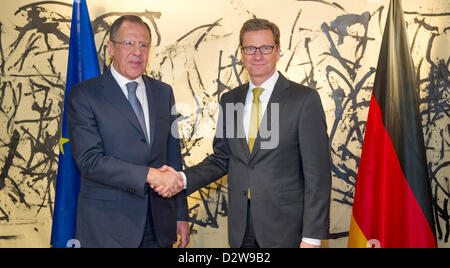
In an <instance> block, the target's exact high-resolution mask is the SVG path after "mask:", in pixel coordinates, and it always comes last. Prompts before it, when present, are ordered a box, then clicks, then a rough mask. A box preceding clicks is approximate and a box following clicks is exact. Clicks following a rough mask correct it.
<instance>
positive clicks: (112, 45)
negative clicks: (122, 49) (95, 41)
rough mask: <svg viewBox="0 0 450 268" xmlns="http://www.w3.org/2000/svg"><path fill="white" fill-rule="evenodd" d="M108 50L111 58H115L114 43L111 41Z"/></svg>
mask: <svg viewBox="0 0 450 268" xmlns="http://www.w3.org/2000/svg"><path fill="white" fill-rule="evenodd" d="M106 48H107V50H108V54H109V55H110V56H111V57H114V43H113V42H111V41H108V43H106Z"/></svg>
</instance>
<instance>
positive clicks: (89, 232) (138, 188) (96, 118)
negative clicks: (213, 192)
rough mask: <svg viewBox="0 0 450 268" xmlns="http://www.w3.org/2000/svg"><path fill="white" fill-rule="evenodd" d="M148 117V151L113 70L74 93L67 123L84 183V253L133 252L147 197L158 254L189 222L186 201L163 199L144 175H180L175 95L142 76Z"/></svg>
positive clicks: (80, 227)
mask: <svg viewBox="0 0 450 268" xmlns="http://www.w3.org/2000/svg"><path fill="white" fill-rule="evenodd" d="M143 79H144V82H145V86H146V90H147V98H148V104H149V109H150V111H149V114H150V127H151V130H150V136H151V137H150V144H148V143H147V142H146V140H145V135H144V132H143V131H142V129H141V127H140V125H139V122H138V120H137V117H136V115H135V114H134V111H133V109H132V108H131V105H130V104H129V102H128V100H127V98H126V97H125V95H124V94H123V92H122V91H121V89H120V87H119V85H118V84H117V82H116V81H115V79H114V78H113V76H112V74H111V72H110V70H106V71H105V73H104V74H103V75H101V76H98V77H96V78H93V79H91V80H88V81H85V82H83V83H80V84H78V85H76V86H74V87H73V88H72V89H71V90H70V93H69V98H68V103H67V109H68V110H67V119H68V127H69V137H70V145H71V149H72V153H73V156H74V159H75V162H76V163H77V166H78V168H79V169H80V172H81V176H82V180H81V190H80V194H79V198H78V209H77V230H76V238H77V239H78V240H80V243H81V246H82V247H138V246H139V244H140V242H141V240H142V236H143V232H144V226H145V222H146V216H147V214H146V212H147V208H148V203H149V202H148V200H149V199H148V198H149V195H150V201H151V202H150V203H151V211H152V218H153V223H154V225H155V232H156V236H157V239H158V242H159V245H160V246H162V247H167V246H170V245H171V244H172V243H173V242H174V241H176V237H177V236H176V221H177V220H187V219H188V213H187V202H186V196H185V193H181V194H179V195H177V196H176V197H175V198H171V199H164V198H162V197H160V196H159V195H158V194H157V193H156V192H154V191H153V190H151V189H149V187H148V186H147V185H146V183H145V180H146V177H147V173H148V170H149V167H153V168H159V167H161V166H162V165H170V166H172V167H174V168H175V169H178V170H179V169H181V154H180V144H179V140H178V139H176V138H174V136H172V135H171V124H172V123H173V122H174V121H175V120H176V116H172V115H171V108H172V106H173V105H174V96H173V92H172V88H171V87H170V86H169V85H167V84H164V83H162V82H160V81H158V80H155V79H152V78H150V77H147V76H143Z"/></svg>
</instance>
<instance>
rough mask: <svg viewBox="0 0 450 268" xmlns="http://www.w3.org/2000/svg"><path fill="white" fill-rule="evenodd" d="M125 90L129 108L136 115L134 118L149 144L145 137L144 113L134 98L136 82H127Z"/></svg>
mask: <svg viewBox="0 0 450 268" xmlns="http://www.w3.org/2000/svg"><path fill="white" fill-rule="evenodd" d="M126 86H127V90H128V101H129V102H130V104H131V107H133V110H134V113H135V114H136V117H137V119H138V121H139V124H140V125H141V128H142V130H143V131H144V134H145V138H146V139H147V143H148V142H149V139H148V135H147V127H146V125H145V117H144V111H143V110H142V106H141V103H140V102H139V100H138V98H137V97H136V89H137V86H138V83H137V82H129V83H127V84H126Z"/></svg>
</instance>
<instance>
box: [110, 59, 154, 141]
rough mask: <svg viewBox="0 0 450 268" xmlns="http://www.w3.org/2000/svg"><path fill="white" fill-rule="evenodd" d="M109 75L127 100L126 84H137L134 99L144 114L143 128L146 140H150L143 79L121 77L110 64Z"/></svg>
mask: <svg viewBox="0 0 450 268" xmlns="http://www.w3.org/2000/svg"><path fill="white" fill-rule="evenodd" d="M111 74H112V76H113V77H114V79H115V80H116V82H117V84H119V86H120V89H121V90H122V92H123V94H125V97H126V98H127V99H128V90H127V86H126V84H127V83H129V82H137V83H138V86H137V88H136V97H137V98H138V100H139V102H140V103H141V106H142V110H143V112H144V118H145V127H146V128H147V133H148V139H149V140H150V134H151V133H150V115H149V110H148V101H147V91H146V90H145V83H144V79H142V76H139V77H138V78H136V79H135V80H128V79H127V78H125V77H124V76H123V75H121V74H120V73H119V72H117V71H116V69H114V64H111Z"/></svg>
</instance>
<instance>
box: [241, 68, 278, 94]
mask: <svg viewBox="0 0 450 268" xmlns="http://www.w3.org/2000/svg"><path fill="white" fill-rule="evenodd" d="M279 77H280V74H279V73H278V71H276V72H275V73H274V74H273V75H272V76H271V77H270V78H269V79H267V80H266V81H265V82H264V83H262V85H261V86H259V87H260V88H264V91H263V93H262V94H261V96H260V98H261V99H263V98H264V99H266V97H267V99H268V98H270V96H271V95H272V92H273V90H274V88H275V84H276V83H277V81H278V78H279ZM254 88H257V86H255V85H254V84H253V83H252V81H251V80H250V82H249V88H248V92H247V96H249V95H251V96H252V99H253V89H254ZM248 100H249V98H248V97H247V101H248Z"/></svg>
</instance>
